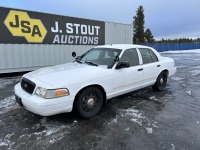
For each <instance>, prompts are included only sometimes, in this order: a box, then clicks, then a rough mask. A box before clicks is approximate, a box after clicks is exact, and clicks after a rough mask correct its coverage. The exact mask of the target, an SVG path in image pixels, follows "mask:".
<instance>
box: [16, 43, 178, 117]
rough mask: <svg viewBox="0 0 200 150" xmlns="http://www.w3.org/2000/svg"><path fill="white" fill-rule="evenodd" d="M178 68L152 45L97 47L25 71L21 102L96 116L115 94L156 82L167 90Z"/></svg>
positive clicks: (46, 111)
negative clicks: (73, 57) (70, 58)
mask: <svg viewBox="0 0 200 150" xmlns="http://www.w3.org/2000/svg"><path fill="white" fill-rule="evenodd" d="M175 72H176V67H175V64H174V60H173V59H172V58H167V57H162V56H161V55H160V54H159V53H158V52H157V51H156V50H154V49H153V48H150V47H147V46H141V45H128V44H114V45H104V46H97V47H95V48H92V49H91V50H89V51H88V52H86V53H85V54H83V55H82V56H79V57H76V60H75V61H74V62H71V63H66V64H61V65H57V66H52V67H46V68H42V69H39V70H36V71H33V72H29V73H27V74H25V75H23V77H22V79H21V82H20V83H18V84H17V85H16V86H15V96H16V101H17V102H18V104H19V105H20V106H23V107H24V108H26V109H28V110H29V111H31V112H33V113H36V114H39V115H41V116H50V115H54V114H59V113H65V112H71V111H72V110H73V109H74V110H76V112H77V113H78V114H79V115H80V116H82V117H84V118H90V117H93V116H95V115H97V114H98V113H99V111H100V110H101V108H102V106H103V104H106V102H107V100H108V99H111V98H113V97H116V96H119V95H122V94H125V93H128V92H131V91H134V90H138V89H141V88H144V87H147V86H152V88H153V89H154V90H156V91H162V90H164V88H165V86H166V83H167V79H168V77H169V76H171V75H173V74H174V73H175Z"/></svg>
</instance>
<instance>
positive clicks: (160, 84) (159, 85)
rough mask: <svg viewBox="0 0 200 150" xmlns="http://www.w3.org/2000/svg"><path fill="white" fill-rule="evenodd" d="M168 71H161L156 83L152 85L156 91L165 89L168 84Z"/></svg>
mask: <svg viewBox="0 0 200 150" xmlns="http://www.w3.org/2000/svg"><path fill="white" fill-rule="evenodd" d="M167 77H168V73H167V72H164V71H163V72H161V73H160V74H159V76H158V78H157V80H156V83H155V84H154V85H153V86H152V88H153V89H154V90H155V91H163V90H164V89H165V87H166V85H167Z"/></svg>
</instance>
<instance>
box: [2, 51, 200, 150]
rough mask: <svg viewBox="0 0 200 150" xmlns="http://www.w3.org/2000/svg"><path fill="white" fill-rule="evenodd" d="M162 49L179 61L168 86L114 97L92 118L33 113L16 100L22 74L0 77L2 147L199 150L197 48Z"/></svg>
mask: <svg viewBox="0 0 200 150" xmlns="http://www.w3.org/2000/svg"><path fill="white" fill-rule="evenodd" d="M162 55H163V56H167V57H172V58H174V60H175V62H176V66H177V73H176V74H175V75H174V76H173V77H171V78H170V79H169V80H168V84H167V87H166V90H164V91H163V92H154V91H153V90H152V89H151V87H148V88H145V89H142V90H138V91H135V92H131V93H128V94H125V95H122V96H119V97H116V98H113V99H111V100H110V101H109V102H108V106H107V107H104V108H103V109H102V110H101V113H100V114H99V115H98V116H96V117H94V118H92V119H82V118H80V117H79V116H77V115H76V114H75V113H65V114H60V115H55V116H51V117H41V116H39V115H36V114H33V113H31V112H29V111H27V110H25V109H23V108H20V107H19V106H18V105H17V104H16V102H15V97H14V89H13V88H14V85H15V84H17V83H18V82H19V81H20V78H21V76H14V77H4V78H0V149H1V150H7V149H14V150H15V149H16V150H27V149H38V150H43V149H45V150H46V149H48V150H51V149H52V150H54V149H56V150H59V149H62V150H63V149H66V150H72V149H73V150H74V149H80V150H88V149H97V150H98V149H100V150H101V149H102V150H107V149H108V150H114V149H117V150H118V149H119V150H126V149H127V150H129V149H130V150H162V149H164V150H199V149H200V98H199V97H200V90H199V89H200V54H199V53H193V52H191V53H190V52H187V53H162Z"/></svg>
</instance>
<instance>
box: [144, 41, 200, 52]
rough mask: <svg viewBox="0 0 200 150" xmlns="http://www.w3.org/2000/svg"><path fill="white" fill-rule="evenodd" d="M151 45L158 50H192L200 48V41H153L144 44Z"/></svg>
mask: <svg viewBox="0 0 200 150" xmlns="http://www.w3.org/2000/svg"><path fill="white" fill-rule="evenodd" d="M143 45H146V46H149V47H153V48H155V49H156V50H157V51H158V52H163V51H176V50H190V49H200V43H197V42H196V43H172V44H169V43H151V44H143Z"/></svg>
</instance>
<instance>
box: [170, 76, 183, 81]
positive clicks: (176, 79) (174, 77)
mask: <svg viewBox="0 0 200 150" xmlns="http://www.w3.org/2000/svg"><path fill="white" fill-rule="evenodd" d="M171 79H172V80H175V81H180V80H183V78H180V77H177V76H172V77H171Z"/></svg>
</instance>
